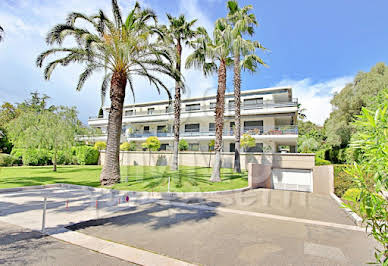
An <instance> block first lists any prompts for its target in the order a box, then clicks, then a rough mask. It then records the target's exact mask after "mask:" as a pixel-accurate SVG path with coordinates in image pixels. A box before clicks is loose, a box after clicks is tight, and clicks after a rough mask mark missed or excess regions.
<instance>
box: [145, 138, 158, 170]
mask: <svg viewBox="0 0 388 266" xmlns="http://www.w3.org/2000/svg"><path fill="white" fill-rule="evenodd" d="M141 146H142V147H143V149H147V150H148V151H149V152H150V155H149V160H148V164H149V165H151V151H157V150H158V149H159V148H160V141H159V139H158V137H155V136H151V137H148V138H147V139H146V142H143V143H142V144H141Z"/></svg>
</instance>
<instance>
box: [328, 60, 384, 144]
mask: <svg viewBox="0 0 388 266" xmlns="http://www.w3.org/2000/svg"><path fill="white" fill-rule="evenodd" d="M387 86H388V66H386V65H385V64H384V63H378V64H376V65H375V66H374V67H372V69H371V70H370V72H359V73H358V74H357V75H356V77H355V78H354V80H353V82H351V83H349V84H347V85H346V86H345V87H344V88H343V89H342V90H341V91H340V92H339V93H336V94H335V95H334V96H333V99H332V100H331V104H332V107H333V111H332V112H331V114H330V117H329V118H328V119H327V120H326V121H325V125H324V127H325V131H326V135H327V144H329V145H330V146H333V147H340V148H344V147H346V146H347V145H348V143H349V141H350V138H351V136H352V134H353V133H354V132H355V130H354V127H353V125H352V123H351V122H352V121H354V119H355V118H356V116H357V115H359V114H360V112H361V109H362V107H368V106H370V105H371V104H372V103H373V98H374V97H375V96H376V95H377V94H378V93H379V91H381V90H382V89H383V88H384V87H387Z"/></svg>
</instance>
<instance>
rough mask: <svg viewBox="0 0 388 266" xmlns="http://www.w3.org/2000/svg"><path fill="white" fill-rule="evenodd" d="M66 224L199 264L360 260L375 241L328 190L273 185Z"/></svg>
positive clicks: (346, 262)
mask: <svg viewBox="0 0 388 266" xmlns="http://www.w3.org/2000/svg"><path fill="white" fill-rule="evenodd" d="M206 206H213V207H216V208H214V209H211V208H209V209H206ZM194 207H195V208H194ZM219 210H221V211H219ZM267 214H270V215H269V216H268V215H267ZM322 222H324V223H322ZM322 224H323V225H322ZM70 228H71V229H72V230H76V231H77V232H80V233H83V234H88V235H92V236H95V237H98V238H103V239H108V240H110V241H114V242H118V243H124V244H127V245H131V246H134V247H137V248H140V249H145V250H150V251H153V252H157V253H159V254H163V255H166V256H170V257H173V258H177V259H180V260H185V261H188V262H191V263H194V264H201V265H363V264H365V263H366V262H368V261H372V260H373V247H374V244H375V243H374V241H373V240H372V239H371V238H368V237H367V236H366V234H365V232H363V230H360V228H357V227H356V226H354V223H353V221H352V220H351V219H350V218H348V217H347V216H346V214H345V212H344V211H343V210H341V209H340V208H339V207H338V205H337V204H336V203H335V202H334V200H332V199H331V198H330V197H328V196H322V195H315V194H311V193H303V192H290V191H274V190H255V191H249V192H244V193H241V194H238V195H224V196H217V197H211V198H207V199H205V200H204V199H190V200H186V201H185V203H183V201H181V202H179V203H177V204H175V203H172V204H168V203H165V202H158V203H150V204H147V205H143V206H138V207H136V208H133V209H132V210H130V211H128V213H127V214H121V215H118V216H114V217H107V218H104V219H96V220H92V221H88V222H84V223H81V224H77V225H74V226H71V227H70Z"/></svg>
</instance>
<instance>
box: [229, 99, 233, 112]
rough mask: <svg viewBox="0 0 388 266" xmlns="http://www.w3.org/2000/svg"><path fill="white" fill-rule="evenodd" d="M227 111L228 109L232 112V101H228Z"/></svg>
mask: <svg viewBox="0 0 388 266" xmlns="http://www.w3.org/2000/svg"><path fill="white" fill-rule="evenodd" d="M228 109H229V110H230V109H232V110H234V100H230V101H229V102H228Z"/></svg>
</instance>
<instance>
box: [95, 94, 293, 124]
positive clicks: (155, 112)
mask: <svg viewBox="0 0 388 266" xmlns="http://www.w3.org/2000/svg"><path fill="white" fill-rule="evenodd" d="M297 105H298V99H296V98H294V99H292V100H291V101H264V102H263V103H258V104H244V103H241V110H255V109H266V108H281V107H297ZM214 110H215V105H214V104H213V105H201V106H200V108H199V109H197V108H190V109H188V110H186V108H185V107H184V106H182V107H181V113H182V114H184V113H195V112H206V111H214ZM225 110H226V111H234V105H225ZM173 114H174V110H173V108H169V109H166V110H152V113H150V112H149V111H136V110H135V111H134V112H133V113H132V114H131V115H127V116H126V115H125V112H124V114H123V117H141V116H156V115H173ZM107 118H108V117H107V115H105V116H104V117H96V116H90V117H89V121H90V120H98V119H107Z"/></svg>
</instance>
